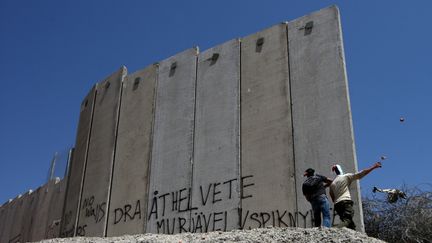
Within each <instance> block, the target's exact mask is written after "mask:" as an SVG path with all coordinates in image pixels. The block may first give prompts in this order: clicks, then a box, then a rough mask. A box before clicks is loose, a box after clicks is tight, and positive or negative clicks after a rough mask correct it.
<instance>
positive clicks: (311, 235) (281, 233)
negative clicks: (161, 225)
mask: <svg viewBox="0 0 432 243" xmlns="http://www.w3.org/2000/svg"><path fill="white" fill-rule="evenodd" d="M41 242H43V243H61V242H86V243H114V242H115V243H120V242H122V243H125V242H133V243H138V242H140V243H141V242H142V243H144V242H176V243H183V242H300V243H315V242H317V243H318V242H320V243H321V242H333V243H336V242H383V241H381V240H378V239H375V238H371V237H368V236H367V235H366V234H362V233H359V232H357V231H353V230H350V229H346V228H343V229H336V228H330V229H328V228H308V229H304V228H261V229H252V230H234V231H230V232H210V233H195V234H192V233H184V234H177V235H162V234H144V235H125V236H121V237H111V238H97V237H91V238H83V237H76V238H65V239H51V240H44V241H41Z"/></svg>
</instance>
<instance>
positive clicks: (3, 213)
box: [0, 202, 9, 239]
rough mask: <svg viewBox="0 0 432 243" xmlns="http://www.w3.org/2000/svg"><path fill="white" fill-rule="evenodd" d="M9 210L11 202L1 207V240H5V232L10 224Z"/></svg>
mask: <svg viewBox="0 0 432 243" xmlns="http://www.w3.org/2000/svg"><path fill="white" fill-rule="evenodd" d="M8 209H9V202H5V203H3V204H2V205H1V206H0V239H2V238H3V231H4V229H5V228H6V224H8V223H9V222H7V221H6V219H7V214H8Z"/></svg>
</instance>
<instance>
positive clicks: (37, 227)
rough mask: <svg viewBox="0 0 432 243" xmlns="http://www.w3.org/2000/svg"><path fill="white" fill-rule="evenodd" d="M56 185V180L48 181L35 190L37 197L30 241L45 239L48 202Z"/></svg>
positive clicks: (48, 209) (48, 210)
mask: <svg viewBox="0 0 432 243" xmlns="http://www.w3.org/2000/svg"><path fill="white" fill-rule="evenodd" d="M56 183H57V182H56V180H50V181H49V182H48V183H46V184H45V185H43V186H42V187H40V188H39V189H38V190H37V193H38V194H39V196H38V200H37V204H36V208H35V209H34V212H33V216H32V225H31V230H30V231H31V233H30V241H40V240H43V239H45V234H46V229H47V227H46V224H47V221H48V214H49V212H50V210H51V208H50V201H51V197H52V195H53V192H54V187H55V184H56Z"/></svg>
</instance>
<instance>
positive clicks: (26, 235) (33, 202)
mask: <svg viewBox="0 0 432 243" xmlns="http://www.w3.org/2000/svg"><path fill="white" fill-rule="evenodd" d="M41 191H42V189H41V187H39V188H38V189H36V190H35V191H33V192H32V193H31V194H29V196H28V197H27V200H26V201H25V203H24V205H23V207H22V210H23V215H24V217H25V219H24V220H23V224H22V230H21V242H27V241H30V240H31V233H32V228H33V224H35V223H37V222H34V220H35V215H36V210H37V205H38V201H39V196H40V195H41V193H40V192H41Z"/></svg>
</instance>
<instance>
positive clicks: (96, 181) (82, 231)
mask: <svg viewBox="0 0 432 243" xmlns="http://www.w3.org/2000/svg"><path fill="white" fill-rule="evenodd" d="M125 76H126V68H125V67H122V68H120V69H119V70H118V71H117V72H115V73H113V74H112V75H110V76H109V77H108V78H106V79H105V80H104V81H103V82H100V83H99V85H98V86H97V89H96V94H97V95H96V100H95V106H94V117H93V123H92V129H91V136H90V144H89V149H88V155H87V166H86V170H85V176H84V183H83V189H82V197H81V202H80V209H79V216H78V224H77V229H76V235H79V236H84V235H85V236H105V230H106V221H107V217H106V215H107V212H108V203H109V201H108V200H109V193H110V187H111V175H112V167H113V162H114V149H115V143H116V137H117V119H118V114H119V106H120V96H121V87H122V82H123V79H124V77H125Z"/></svg>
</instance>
